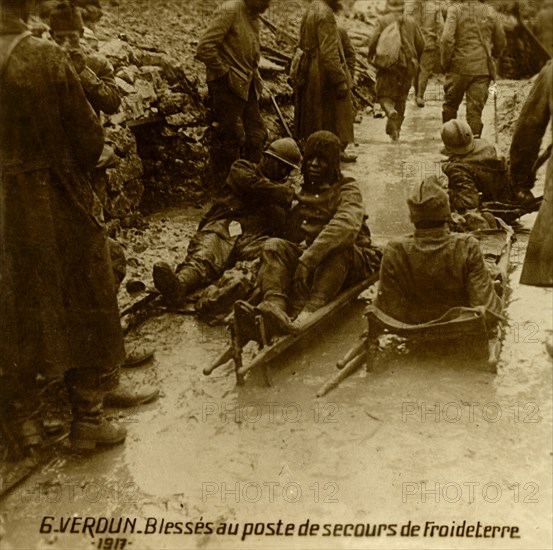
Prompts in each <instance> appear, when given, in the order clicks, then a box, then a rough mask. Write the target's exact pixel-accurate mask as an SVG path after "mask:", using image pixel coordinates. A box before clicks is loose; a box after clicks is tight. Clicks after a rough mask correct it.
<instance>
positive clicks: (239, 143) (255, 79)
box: [196, 0, 270, 185]
mask: <svg viewBox="0 0 553 550" xmlns="http://www.w3.org/2000/svg"><path fill="white" fill-rule="evenodd" d="M269 3H270V0H227V1H226V2H224V3H223V4H221V6H220V7H219V8H218V9H217V10H216V11H215V12H214V14H213V15H212V17H211V23H210V24H209V27H208V28H207V29H206V31H205V32H204V34H203V36H202V38H201V39H200V42H199V43H198V49H197V53H196V56H197V58H198V59H199V60H200V61H202V62H203V63H205V66H206V79H207V86H208V88H209V93H210V95H211V101H212V106H213V112H214V116H215V119H216V121H217V123H218V126H217V129H216V135H215V137H214V138H215V139H214V141H215V143H214V144H213V145H212V148H211V162H212V166H213V176H214V180H215V183H216V184H217V185H222V184H223V182H224V181H225V179H226V177H227V175H228V172H229V170H230V167H231V165H232V163H233V162H234V161H235V160H237V159H238V158H240V157H242V158H245V159H246V160H249V161H250V162H254V163H257V162H259V161H260V160H261V155H262V153H263V148H264V145H265V140H266V139H267V131H266V130H265V125H264V123H263V119H262V118H261V112H260V111H259V98H260V96H261V89H262V81H261V76H260V74H259V69H258V64H259V59H260V58H261V46H260V43H259V15H260V14H262V13H263V12H264V11H265V10H266V9H267V8H268V7H269Z"/></svg>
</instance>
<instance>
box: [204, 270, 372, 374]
mask: <svg viewBox="0 0 553 550" xmlns="http://www.w3.org/2000/svg"><path fill="white" fill-rule="evenodd" d="M377 279H378V274H377V273H375V274H374V275H372V276H371V277H369V278H368V279H365V280H363V281H361V282H360V283H358V284H356V285H354V286H352V287H350V288H348V289H346V290H344V291H342V292H341V293H340V294H339V295H338V296H337V297H336V298H335V299H334V300H333V301H332V302H330V303H329V304H327V305H326V306H324V307H322V308H320V309H319V310H317V311H316V312H314V313H313V315H311V316H310V317H309V318H308V319H307V320H306V321H305V323H304V324H303V325H302V326H300V327H299V332H298V333H297V334H287V335H275V334H274V332H275V331H274V329H273V327H271V326H269V325H268V324H267V322H266V321H265V319H264V317H263V316H262V315H261V313H260V312H259V311H258V310H257V309H256V308H255V307H254V306H252V305H251V304H248V303H247V302H237V303H236V304H235V306H234V316H233V318H232V320H231V322H230V325H229V331H230V340H231V342H230V345H229V346H228V347H227V348H226V349H225V350H224V351H223V352H222V353H221V354H220V355H219V356H218V357H217V359H216V360H215V361H214V362H213V363H212V364H211V365H209V366H207V367H206V368H205V369H204V370H203V373H204V374H205V375H210V374H211V373H212V372H213V371H214V370H215V369H217V368H219V367H222V366H233V367H234V372H235V375H236V383H237V384H238V385H242V384H244V380H245V376H246V374H247V373H248V372H249V371H251V370H252V369H256V368H262V369H263V373H264V375H265V380H266V381H267V382H268V376H267V371H266V368H267V366H268V365H269V363H270V362H271V361H273V360H274V359H276V358H277V357H278V356H279V355H280V354H282V353H283V352H284V351H286V350H288V349H290V348H291V347H293V346H294V345H296V344H297V343H298V342H300V341H301V340H303V339H304V338H306V337H307V336H309V335H311V334H313V333H315V332H316V330H317V329H319V328H320V326H321V325H322V324H324V323H325V322H328V321H329V320H330V319H331V318H332V317H333V316H334V315H336V314H337V313H338V312H340V311H342V310H343V309H344V308H345V307H347V306H348V305H349V304H351V303H352V302H353V301H354V300H356V299H357V297H358V296H359V294H360V293H361V292H362V291H363V290H365V289H366V288H367V287H369V286H370V285H371V284H373V283H374V282H376V280H377ZM251 341H254V342H257V344H258V346H259V351H258V353H257V354H256V355H255V356H254V357H253V359H252V360H251V361H246V360H245V358H244V354H243V352H244V347H245V346H246V345H247V344H248V343H249V342H251Z"/></svg>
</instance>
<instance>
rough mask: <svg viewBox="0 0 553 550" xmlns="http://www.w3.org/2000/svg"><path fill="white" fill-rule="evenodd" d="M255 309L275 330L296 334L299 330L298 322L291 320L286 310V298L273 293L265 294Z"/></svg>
mask: <svg viewBox="0 0 553 550" xmlns="http://www.w3.org/2000/svg"><path fill="white" fill-rule="evenodd" d="M257 309H258V310H259V311H260V312H261V313H262V315H263V318H264V319H267V321H268V322H269V323H270V324H271V325H272V326H273V327H274V328H275V329H276V331H277V332H283V333H285V334H296V333H297V332H298V331H299V326H298V324H297V323H295V322H294V321H292V319H290V317H289V316H288V313H287V312H286V310H287V307H286V298H284V297H282V296H275V295H271V296H267V297H266V298H265V299H264V300H263V301H262V302H261V303H260V304H259V305H258V306H257Z"/></svg>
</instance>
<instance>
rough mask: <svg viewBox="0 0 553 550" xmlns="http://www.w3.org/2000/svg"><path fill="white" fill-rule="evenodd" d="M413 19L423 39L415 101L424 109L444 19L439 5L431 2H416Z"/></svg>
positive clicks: (431, 0)
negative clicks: (425, 95) (427, 87)
mask: <svg viewBox="0 0 553 550" xmlns="http://www.w3.org/2000/svg"><path fill="white" fill-rule="evenodd" d="M413 18H414V19H415V21H416V22H417V23H418V24H419V26H420V28H421V31H422V35H423V37H424V51H423V52H422V56H421V58H420V63H419V67H418V70H417V73H416V75H415V101H416V103H417V105H418V106H419V107H424V94H425V92H426V86H427V85H428V79H429V78H430V75H431V74H432V73H433V72H434V68H435V67H436V66H437V65H438V61H439V52H440V49H439V40H440V37H441V36H442V32H443V29H444V19H443V17H442V11H441V9H440V6H439V4H438V3H437V2H434V1H433V0H417V3H416V7H415V11H414V12H413Z"/></svg>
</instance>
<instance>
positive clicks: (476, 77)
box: [441, 0, 506, 138]
mask: <svg viewBox="0 0 553 550" xmlns="http://www.w3.org/2000/svg"><path fill="white" fill-rule="evenodd" d="M505 43H506V41H505V32H504V30H503V27H502V25H501V22H500V20H499V15H498V14H497V12H496V11H495V9H494V8H493V7H492V6H490V5H487V4H484V3H481V2H479V1H475V0H459V2H455V3H452V4H450V6H449V7H448V9H447V16H446V21H445V25H444V32H443V34H442V39H441V57H442V67H443V69H444V71H446V80H445V84H444V93H445V99H444V103H443V107H442V122H447V121H448V120H452V119H454V118H457V109H458V108H459V105H460V104H461V101H462V100H463V96H464V95H465V94H466V100H467V122H468V123H469V126H470V127H471V129H472V133H473V134H474V137H475V138H479V137H480V136H481V135H482V128H483V124H482V111H483V109H484V106H485V105H486V101H487V100H488V86H489V85H490V82H491V81H492V80H495V76H496V75H495V67H494V64H495V61H494V60H495V59H497V58H499V56H500V55H501V52H502V51H503V48H504V47H505Z"/></svg>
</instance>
